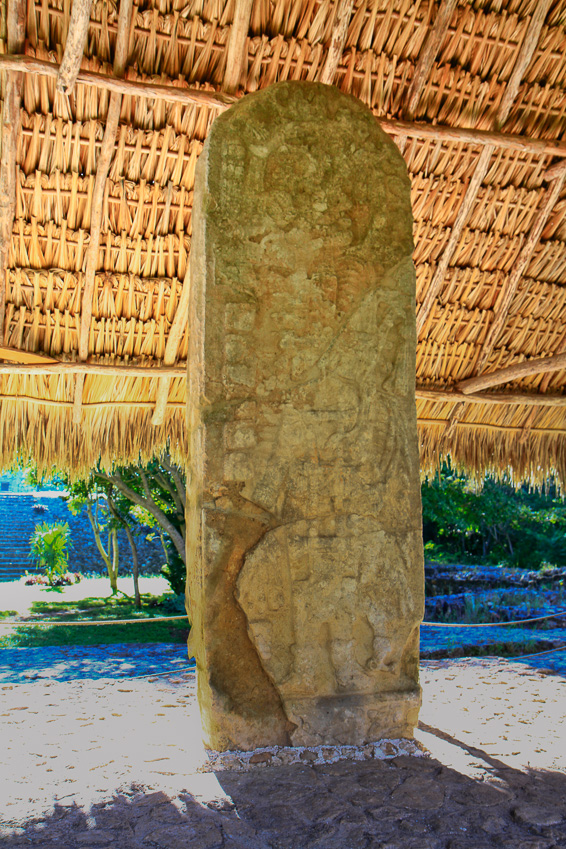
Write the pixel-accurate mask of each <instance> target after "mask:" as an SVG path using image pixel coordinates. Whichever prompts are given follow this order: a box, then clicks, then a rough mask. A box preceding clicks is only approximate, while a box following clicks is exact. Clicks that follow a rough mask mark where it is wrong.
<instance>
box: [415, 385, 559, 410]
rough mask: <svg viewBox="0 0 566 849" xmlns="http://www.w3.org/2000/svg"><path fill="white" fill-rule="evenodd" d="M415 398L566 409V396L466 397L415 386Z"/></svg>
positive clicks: (503, 394)
mask: <svg viewBox="0 0 566 849" xmlns="http://www.w3.org/2000/svg"><path fill="white" fill-rule="evenodd" d="M415 397H416V398H417V399H418V400H420V401H433V402H434V403H436V404H445V403H448V404H455V405H456V406H459V405H460V404H463V403H465V404H489V405H497V406H506V405H508V404H512V405H513V406H525V407H566V395H541V394H540V393H539V394H535V393H532V392H531V393H528V392H474V393H473V395H466V394H465V393H464V392H459V391H458V390H457V389H431V388H430V387H428V386H417V388H416V390H415Z"/></svg>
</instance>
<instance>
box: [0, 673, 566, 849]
mask: <svg viewBox="0 0 566 849" xmlns="http://www.w3.org/2000/svg"><path fill="white" fill-rule="evenodd" d="M422 684H423V709H422V712H421V728H420V729H419V730H418V731H417V735H416V736H417V739H418V740H419V741H420V742H421V743H422V744H423V745H424V746H426V747H427V748H428V750H429V751H430V753H431V757H429V758H415V757H397V758H395V759H393V760H388V761H376V760H370V761H361V762H357V761H340V762H339V763H334V764H322V765H312V764H310V763H308V762H305V763H301V764H292V765H289V766H281V767H274V766H268V767H265V766H263V767H262V766H257V767H255V768H253V769H251V770H250V771H248V772H236V771H230V770H229V771H223V772H217V773H214V772H212V773H204V774H203V773H200V772H199V771H198V769H199V766H200V765H201V764H202V763H203V762H204V759H205V754H204V751H203V749H202V747H201V746H200V744H199V742H198V740H199V726H198V713H197V709H196V701H195V693H194V678H193V676H192V675H191V674H186V675H178V676H177V677H171V678H154V679H138V680H131V681H127V680H125V681H116V680H113V681H110V680H98V681H95V680H82V681H75V682H67V683H58V682H53V681H37V682H30V683H26V684H7V685H3V686H2V687H1V688H0V714H1V716H0V722H1V724H0V736H1V743H2V775H1V779H0V806H1V807H0V810H1V813H2V821H3V826H2V829H1V830H0V845H1V846H2V849H20V847H23V846H30V845H33V846H38V847H41V848H42V849H43V847H48V846H49V847H57V849H78V847H87V849H88V847H105V846H112V847H117V849H130V847H131V848H132V849H142V847H143V849H151V847H159V849H181V847H183V849H187V847H190V849H241V847H253V849H256V848H257V849H263V847H265V849H311V847H312V849H314V847H319V849H358V847H360V849H485V847H505V849H507V847H508V849H564V847H566V748H565V744H564V731H565V730H566V698H565V696H566V680H565V679H564V678H562V677H560V676H557V675H554V674H545V673H544V672H540V671H536V670H533V669H532V668H530V667H528V666H526V665H524V664H519V663H508V662H505V661H498V660H491V659H490V660H486V659H468V660H466V659H464V660H459V661H436V662H428V663H426V664H423V667H422Z"/></svg>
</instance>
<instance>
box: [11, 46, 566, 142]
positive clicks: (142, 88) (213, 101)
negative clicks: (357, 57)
mask: <svg viewBox="0 0 566 849" xmlns="http://www.w3.org/2000/svg"><path fill="white" fill-rule="evenodd" d="M3 70H7V71H21V72H22V73H25V74H32V75H34V76H46V77H51V78H52V79H57V74H58V72H59V65H58V64H57V63H56V62H44V61H43V60H42V59H35V58H34V57H33V56H22V55H18V56H9V55H8V54H3V55H0V71H3ZM77 83H80V84H81V85H91V86H94V87H95V88H100V89H103V90H105V91H111V92H116V93H118V94H124V95H129V96H130V97H147V98H149V99H150V100H165V101H167V102H168V103H182V104H184V105H185V106H194V105H196V106H209V107H214V108H219V109H228V107H229V106H231V105H232V103H234V102H235V101H236V100H237V98H236V97H235V96H234V95H232V94H221V93H220V92H215V91H203V90H202V89H197V88H182V87H181V86H172V85H160V84H157V83H146V82H136V81H135V80H123V79H119V78H117V77H115V76H109V75H108V74H97V73H95V72H94V71H79V73H78V76H77ZM564 156H566V152H565V153H564Z"/></svg>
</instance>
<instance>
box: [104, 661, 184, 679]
mask: <svg viewBox="0 0 566 849" xmlns="http://www.w3.org/2000/svg"><path fill="white" fill-rule="evenodd" d="M195 668H196V663H191V665H190V666H180V667H179V668H178V669H168V670H167V671H166V672H146V673H145V675H127V676H124V677H123V678H113V679H112V680H113V681H134V680H135V679H136V678H157V676H158V675H176V674H177V673H178V672H187V670H189V669H195Z"/></svg>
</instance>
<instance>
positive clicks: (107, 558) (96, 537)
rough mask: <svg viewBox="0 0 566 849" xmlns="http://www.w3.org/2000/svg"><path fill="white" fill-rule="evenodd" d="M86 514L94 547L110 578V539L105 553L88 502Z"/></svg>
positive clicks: (97, 525) (98, 526)
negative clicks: (94, 543)
mask: <svg viewBox="0 0 566 849" xmlns="http://www.w3.org/2000/svg"><path fill="white" fill-rule="evenodd" d="M86 512H87V515H88V518H89V522H90V525H91V528H92V532H93V534H94V540H95V542H96V547H97V548H98V551H99V554H100V556H101V557H102V559H103V560H104V565H105V566H106V571H107V572H108V575H109V576H110V572H111V570H112V566H111V563H110V539H109V540H108V552H107V551H106V549H105V548H104V546H103V545H102V539H101V537H100V525H99V524H98V519H97V516H96V517H95V516H93V514H92V507H91V506H90V503H89V502H88V501H87V503H86ZM97 514H98V505H97Z"/></svg>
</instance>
